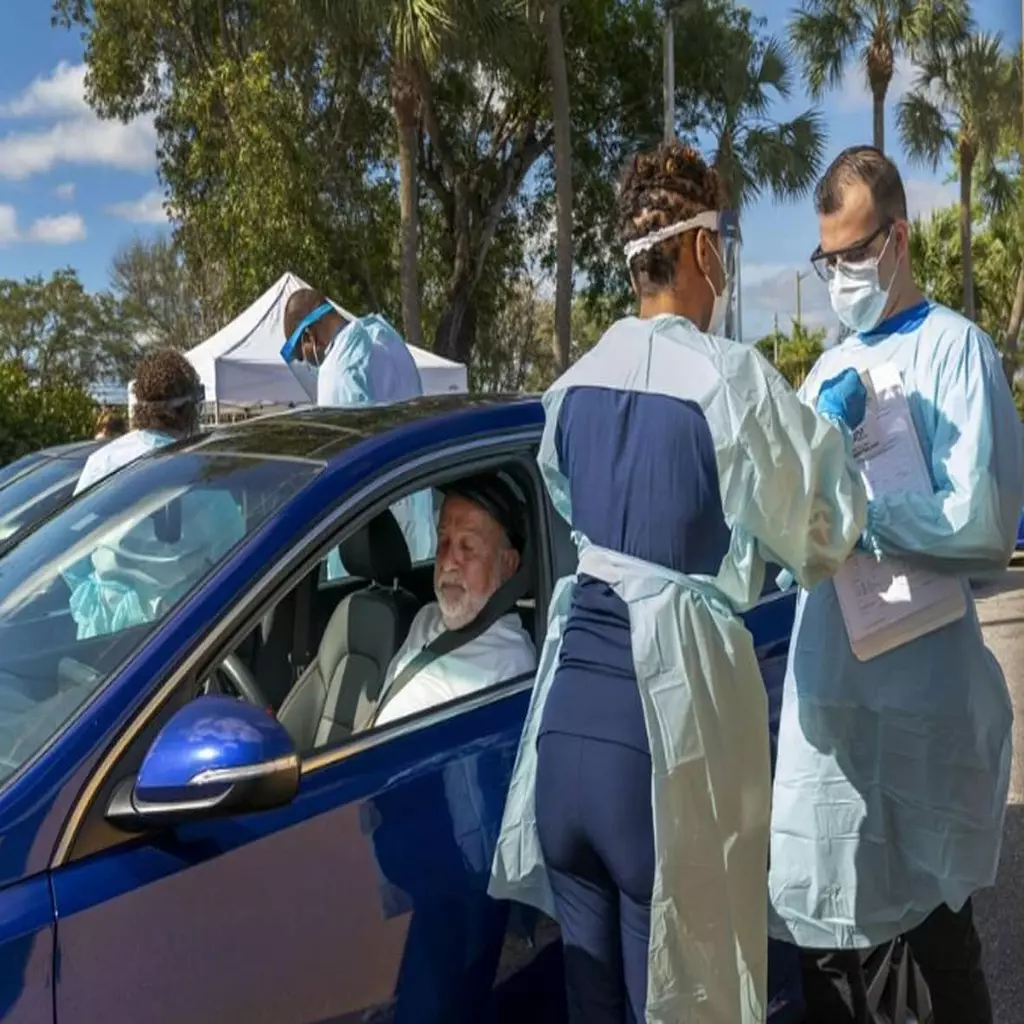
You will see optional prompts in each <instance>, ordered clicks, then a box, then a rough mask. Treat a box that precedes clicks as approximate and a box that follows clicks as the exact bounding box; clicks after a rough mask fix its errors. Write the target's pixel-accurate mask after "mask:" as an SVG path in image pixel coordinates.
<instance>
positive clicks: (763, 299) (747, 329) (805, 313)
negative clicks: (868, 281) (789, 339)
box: [742, 263, 837, 341]
mask: <svg viewBox="0 0 1024 1024" xmlns="http://www.w3.org/2000/svg"><path fill="white" fill-rule="evenodd" d="M797 273H799V274H800V275H801V279H800V319H801V320H802V322H803V325H804V326H805V327H809V328H812V329H814V328H819V327H824V328H826V329H828V330H829V331H830V332H834V330H835V328H836V326H837V323H836V317H835V314H834V313H833V312H832V307H831V305H830V303H829V298H828V288H827V287H826V285H825V283H824V282H823V281H822V280H821V278H819V277H818V275H817V274H815V273H814V271H813V270H812V269H811V268H810V266H809V265H808V264H806V263H804V264H802V265H800V266H797V265H796V264H785V263H744V264H743V276H742V282H743V284H742V288H743V333H744V335H745V336H746V339H747V340H754V341H756V340H757V339H758V338H760V337H762V336H763V335H765V334H767V333H768V332H769V331H770V330H771V329H772V324H773V322H774V320H775V318H776V317H777V318H778V322H779V327H780V328H781V329H782V330H783V331H787V332H788V331H789V329H790V325H791V323H792V321H793V320H794V319H796V279H797Z"/></svg>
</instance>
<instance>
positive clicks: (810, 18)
mask: <svg viewBox="0 0 1024 1024" xmlns="http://www.w3.org/2000/svg"><path fill="white" fill-rule="evenodd" d="M864 27H865V26H864V21H863V18H862V13H861V12H860V10H859V8H857V6H856V5H854V4H850V3H839V4H836V5H830V6H829V7H825V6H824V5H822V4H812V3H808V2H805V4H804V6H803V8H801V9H800V10H799V11H797V12H796V14H795V15H794V17H793V20H792V22H791V23H790V27H789V39H790V44H791V45H792V47H793V50H794V52H795V53H796V54H797V56H798V57H799V58H800V61H801V63H802V65H803V72H804V78H805V80H806V82H807V88H808V91H809V92H810V94H811V98H812V99H815V100H817V99H820V98H821V96H822V95H823V94H824V93H825V92H826V91H827V90H828V89H834V88H836V87H837V86H839V85H841V84H842V81H843V69H844V67H845V65H846V61H847V58H848V57H849V56H850V53H851V51H852V50H853V49H854V47H855V46H856V45H857V42H858V40H859V39H860V38H861V37H862V35H863V32H864Z"/></svg>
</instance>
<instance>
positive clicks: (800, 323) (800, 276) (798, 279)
mask: <svg viewBox="0 0 1024 1024" xmlns="http://www.w3.org/2000/svg"><path fill="white" fill-rule="evenodd" d="M809 273H810V271H809V270H805V271H804V272H803V273H802V274H801V273H800V271H799V270H798V271H797V272H796V322H797V325H798V326H800V327H803V319H802V318H801V312H802V307H801V303H800V283H801V281H803V279H804V278H805V277H807V275H808V274H809Z"/></svg>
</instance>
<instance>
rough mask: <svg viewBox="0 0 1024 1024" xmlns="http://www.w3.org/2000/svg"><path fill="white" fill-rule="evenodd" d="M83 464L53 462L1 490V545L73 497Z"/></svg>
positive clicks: (65, 460) (53, 460) (26, 474)
mask: <svg viewBox="0 0 1024 1024" xmlns="http://www.w3.org/2000/svg"><path fill="white" fill-rule="evenodd" d="M83 465H84V460H82V461H78V460H70V459H50V460H49V461H47V462H43V463H40V464H39V465H38V466H36V467H35V468H34V469H30V470H29V471H28V472H27V473H25V474H24V475H23V476H20V477H18V479H17V480H14V481H13V482H12V483H10V484H8V486H7V487H5V488H3V490H0V542H3V541H5V540H7V539H8V538H9V537H11V536H13V535H14V534H15V533H17V532H18V530H20V529H21V528H22V527H23V526H27V525H29V523H31V522H33V521H35V520H37V519H42V517H43V516H45V515H46V514H47V513H48V512H50V511H52V510H53V509H54V508H56V507H57V505H59V504H60V503H61V501H63V500H65V499H66V498H68V497H70V496H71V492H72V491H73V490H74V489H75V483H76V482H77V480H78V475H79V474H80V473H81V472H82V466H83Z"/></svg>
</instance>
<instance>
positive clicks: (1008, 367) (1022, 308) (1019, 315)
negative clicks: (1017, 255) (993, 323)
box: [1003, 263, 1024, 387]
mask: <svg viewBox="0 0 1024 1024" xmlns="http://www.w3.org/2000/svg"><path fill="white" fill-rule="evenodd" d="M1022 320H1024V263H1022V264H1021V268H1020V273H1019V274H1018V275H1017V291H1016V292H1015V293H1014V296H1013V307H1012V309H1011V310H1010V319H1009V321H1008V322H1007V324H1006V335H1005V336H1004V338H1003V371H1004V372H1005V374H1006V379H1007V381H1009V384H1010V387H1013V378H1014V375H1015V374H1016V373H1017V358H1018V357H1017V352H1018V345H1019V341H1020V328H1021V321H1022Z"/></svg>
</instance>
